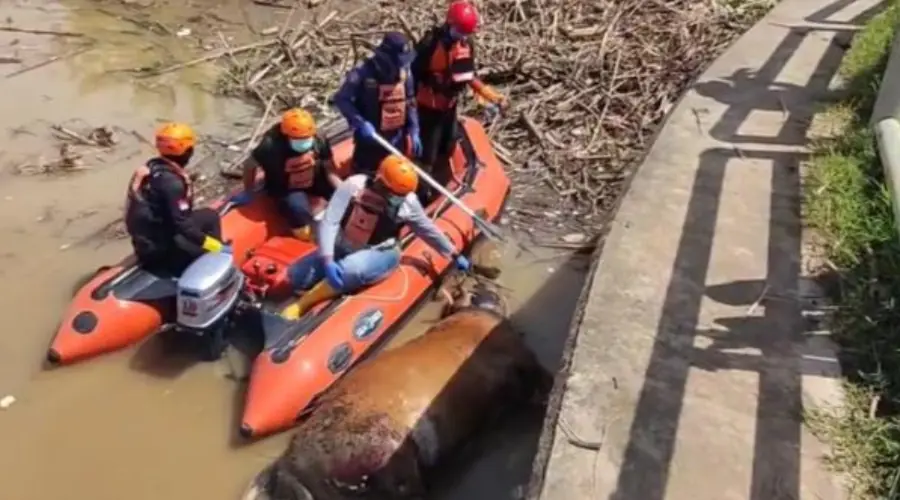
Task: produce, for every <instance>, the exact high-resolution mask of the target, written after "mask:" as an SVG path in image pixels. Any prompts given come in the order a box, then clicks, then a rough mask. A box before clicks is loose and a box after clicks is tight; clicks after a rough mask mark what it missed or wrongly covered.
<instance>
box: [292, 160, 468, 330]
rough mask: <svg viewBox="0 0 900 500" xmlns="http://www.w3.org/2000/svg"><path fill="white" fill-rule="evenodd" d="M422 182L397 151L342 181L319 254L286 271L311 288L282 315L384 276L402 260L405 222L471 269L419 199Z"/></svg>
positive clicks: (463, 267)
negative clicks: (372, 171) (373, 170)
mask: <svg viewBox="0 0 900 500" xmlns="http://www.w3.org/2000/svg"><path fill="white" fill-rule="evenodd" d="M418 183H419V177H418V175H417V174H416V171H415V170H414V169H413V167H412V166H411V165H409V164H408V163H407V162H406V161H405V160H404V159H402V158H400V157H397V156H393V155H391V156H388V157H387V158H385V159H384V160H383V161H382V162H381V164H380V166H379V167H378V172H377V174H376V175H375V177H374V178H371V177H369V176H366V175H364V174H357V175H353V176H351V177H348V178H347V179H346V180H344V182H343V183H341V185H340V186H339V187H338V188H337V190H336V191H335V193H334V197H332V199H331V201H330V202H329V203H328V208H327V209H326V211H325V219H324V220H323V221H322V223H321V225H320V230H319V238H318V240H319V252H318V255H316V254H312V255H309V256H307V257H305V258H303V259H301V260H300V261H298V262H297V263H295V264H293V265H292V266H291V269H290V270H289V272H288V275H289V277H290V281H291V285H292V286H293V287H294V289H295V290H307V289H310V287H312V289H311V290H309V291H308V292H307V293H306V294H305V295H304V296H303V297H301V298H300V300H299V301H297V302H296V303H295V304H292V305H291V306H288V307H287V308H286V309H285V310H284V311H283V312H282V315H283V316H284V317H285V318H286V319H291V320H293V319H297V318H299V317H300V316H302V315H303V314H305V313H306V311H307V310H309V308H310V307H312V306H313V305H315V304H317V303H319V302H321V301H323V300H327V299H330V298H332V297H335V296H337V295H339V294H345V293H352V292H354V291H356V290H358V289H360V288H362V287H364V286H368V285H371V284H373V283H376V282H378V281H381V280H382V279H384V278H386V277H387V276H388V275H389V274H390V273H391V271H393V270H394V269H396V268H397V266H398V265H399V264H400V248H399V247H398V245H397V244H396V239H397V237H398V236H399V234H400V230H401V228H402V227H403V225H404V224H409V225H410V227H411V228H412V230H413V232H414V233H415V234H416V236H418V237H419V238H422V239H423V240H424V241H425V242H426V243H428V244H429V245H430V246H431V247H432V248H434V249H435V250H436V251H438V252H440V253H441V254H442V255H444V256H445V257H448V258H452V259H454V260H455V263H456V267H457V268H458V269H461V270H468V269H469V267H470V266H469V261H468V260H467V259H466V258H465V257H464V256H462V255H458V254H456V252H455V250H454V248H453V244H452V243H451V242H450V241H449V240H448V239H447V237H446V236H444V234H443V233H441V231H440V230H439V229H438V228H437V226H435V225H434V222H432V221H431V219H429V218H428V215H427V214H426V213H425V210H424V209H423V208H422V205H421V204H420V203H419V200H418V198H417V197H416V195H415V191H416V187H417V186H418ZM323 278H324V279H323ZM313 285H315V286H313Z"/></svg>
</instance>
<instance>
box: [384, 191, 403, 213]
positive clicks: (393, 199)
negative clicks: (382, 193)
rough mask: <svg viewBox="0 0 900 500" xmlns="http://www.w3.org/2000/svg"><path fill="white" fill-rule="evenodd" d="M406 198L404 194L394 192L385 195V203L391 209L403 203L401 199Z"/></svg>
mask: <svg viewBox="0 0 900 500" xmlns="http://www.w3.org/2000/svg"><path fill="white" fill-rule="evenodd" d="M404 200H406V197H405V196H397V195H395V194H390V195H388V196H387V203H388V206H389V207H391V209H394V210H395V209H397V207H399V206H400V205H402V204H403V201H404Z"/></svg>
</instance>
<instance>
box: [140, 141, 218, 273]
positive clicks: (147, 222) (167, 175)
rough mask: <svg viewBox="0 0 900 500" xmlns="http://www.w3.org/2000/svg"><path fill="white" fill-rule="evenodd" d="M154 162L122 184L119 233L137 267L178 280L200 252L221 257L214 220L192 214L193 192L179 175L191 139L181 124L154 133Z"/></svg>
mask: <svg viewBox="0 0 900 500" xmlns="http://www.w3.org/2000/svg"><path fill="white" fill-rule="evenodd" d="M155 139H156V150H157V152H158V153H159V155H158V156H156V157H154V158H151V159H150V160H149V161H147V163H146V164H144V165H142V166H140V167H138V169H137V170H136V171H135V172H134V175H132V176H131V181H130V182H129V184H128V194H127V196H126V201H125V227H126V229H127V230H128V234H129V235H130V236H131V244H132V246H133V247H134V253H135V255H136V256H137V258H138V261H139V262H140V263H141V265H143V266H145V267H146V268H148V269H153V270H160V271H164V272H169V273H172V274H174V275H176V276H180V275H181V273H183V272H184V270H185V269H187V267H188V266H189V265H191V263H192V262H193V261H194V260H196V259H197V258H198V257H200V256H201V255H203V253H204V252H227V253H231V248H230V247H228V246H227V245H225V244H223V243H222V241H221V239H222V225H221V221H220V220H219V214H218V213H216V212H215V211H214V210H212V209H209V208H201V209H198V210H194V188H193V185H192V183H191V179H190V177H188V174H187V172H186V171H185V169H186V167H187V164H188V162H190V160H191V157H192V156H193V154H194V145H195V144H196V143H197V138H196V136H195V135H194V131H193V130H191V128H190V127H189V126H187V125H185V124H182V123H167V124H165V125H163V126H161V127H160V128H159V129H158V130H157V131H156V138H155Z"/></svg>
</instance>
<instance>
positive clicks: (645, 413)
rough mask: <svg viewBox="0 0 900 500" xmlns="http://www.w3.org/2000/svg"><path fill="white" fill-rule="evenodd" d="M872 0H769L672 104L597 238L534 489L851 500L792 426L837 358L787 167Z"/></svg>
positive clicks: (641, 496)
mask: <svg viewBox="0 0 900 500" xmlns="http://www.w3.org/2000/svg"><path fill="white" fill-rule="evenodd" d="M876 3H877V2H876V1H874V0H856V1H854V0H840V1H834V0H831V1H821V0H783V1H782V2H780V3H779V5H777V6H776V7H775V8H774V9H773V11H772V12H771V13H770V14H769V15H768V16H767V17H766V18H765V19H764V20H763V21H762V22H760V23H759V24H758V25H756V26H755V27H754V28H752V29H751V30H750V31H749V32H747V33H746V34H745V35H744V36H743V37H742V38H740V39H739V40H738V41H737V42H736V43H735V44H734V45H733V46H732V47H731V48H730V49H729V50H728V51H727V52H726V53H725V54H724V55H723V56H722V57H721V58H720V59H719V60H718V61H716V62H715V63H714V64H713V65H712V66H711V67H710V68H709V69H708V70H707V71H706V72H705V73H704V75H703V76H702V77H701V78H700V79H699V80H698V82H697V83H696V84H695V85H694V86H693V87H692V89H691V90H690V91H689V92H688V93H687V94H686V95H685V96H684V98H683V99H682V101H681V102H680V103H679V104H678V105H677V106H676V107H675V108H674V109H673V111H672V112H671V114H670V116H669V118H668V120H667V122H666V124H665V125H664V127H663V129H662V130H661V132H660V134H659V136H658V137H657V139H656V141H655V142H654V145H653V147H652V149H651V151H650V152H649V154H648V156H647V158H646V159H645V162H644V164H643V165H642V166H641V167H640V169H639V170H638V172H637V174H636V177H635V179H634V181H633V182H632V185H631V187H630V189H629V192H628V193H627V195H626V197H625V199H624V200H623V202H622V205H621V207H620V209H619V212H618V214H617V215H616V219H615V222H614V223H613V224H612V227H611V229H610V232H609V234H608V237H607V239H606V243H605V248H604V249H603V253H602V255H601V258H600V261H599V263H598V264H597V267H596V273H595V275H594V277H593V278H592V279H593V283H592V284H591V285H590V286H591V289H590V292H589V294H588V296H587V300H586V303H585V305H584V315H583V318H582V320H581V322H580V324H577V325H576V326H575V327H574V331H573V335H574V337H573V338H574V340H573V341H572V343H571V344H572V348H571V349H570V350H569V352H568V355H570V364H569V368H568V371H567V372H564V373H562V374H561V375H560V377H558V379H559V380H558V383H557V388H556V390H555V396H556V397H557V401H558V402H559V401H561V404H560V405H558V407H556V408H554V407H552V404H551V410H550V412H549V413H548V417H547V421H546V424H545V432H544V435H543V436H542V443H541V452H540V453H539V455H538V457H537V458H536V461H535V476H534V477H533V478H532V482H531V485H530V487H529V493H528V496H529V498H532V499H541V500H579V499H592V500H594V499H596V500H600V499H613V500H663V499H666V500H682V499H684V500H707V499H708V500H727V499H735V500H738V499H751V500H781V499H785V500H788V499H820V500H833V499H843V498H845V495H844V492H843V488H842V487H841V485H840V482H839V480H838V479H837V478H835V477H833V476H832V475H831V474H829V473H828V472H827V471H826V470H825V468H824V466H823V464H822V463H821V456H822V453H823V451H824V448H823V447H822V445H821V444H820V443H818V442H817V441H816V440H815V439H814V438H813V437H812V436H810V435H809V433H808V432H807V431H806V430H805V429H804V428H803V426H802V423H801V415H802V411H803V408H804V405H805V404H808V403H809V401H810V400H811V399H815V400H825V401H830V402H834V401H836V399H835V398H837V397H839V390H838V389H837V385H838V382H837V380H836V379H837V377H838V376H839V373H840V371H839V367H838V365H837V362H836V361H835V356H834V353H833V350H832V348H831V344H830V342H829V341H828V338H827V335H822V334H821V332H819V331H817V330H815V327H814V325H811V324H810V323H809V322H808V321H805V320H804V319H803V312H804V310H807V309H809V308H810V307H811V303H812V302H814V301H815V300H817V299H818V298H819V297H818V296H819V295H820V292H818V291H816V290H815V289H814V288H815V287H811V286H808V285H809V280H804V279H803V271H804V269H803V261H804V256H803V245H802V239H803V232H802V230H801V221H800V200H801V197H800V196H801V195H800V165H801V162H802V161H803V160H804V158H805V156H806V148H805V145H806V143H807V137H806V136H807V129H808V127H809V123H810V120H811V117H812V115H813V112H814V110H815V106H816V104H817V103H818V102H820V101H821V100H822V99H824V98H826V97H827V94H828V92H829V85H830V82H831V81H832V77H833V74H834V72H835V70H836V69H837V66H838V64H839V63H840V59H841V56H842V55H843V47H845V46H846V41H847V40H849V38H850V37H851V36H852V33H853V31H855V29H856V27H855V25H856V24H857V23H861V22H862V21H861V18H863V17H865V16H866V15H870V14H871V9H872V8H873V7H875V4H876ZM559 381H564V382H565V384H561V383H559ZM836 395H838V396H836ZM578 441H583V442H588V445H585V443H583V442H582V443H581V444H580V445H578V444H574V443H576V442H578ZM590 444H593V445H598V446H591V445H590ZM597 448H599V449H597Z"/></svg>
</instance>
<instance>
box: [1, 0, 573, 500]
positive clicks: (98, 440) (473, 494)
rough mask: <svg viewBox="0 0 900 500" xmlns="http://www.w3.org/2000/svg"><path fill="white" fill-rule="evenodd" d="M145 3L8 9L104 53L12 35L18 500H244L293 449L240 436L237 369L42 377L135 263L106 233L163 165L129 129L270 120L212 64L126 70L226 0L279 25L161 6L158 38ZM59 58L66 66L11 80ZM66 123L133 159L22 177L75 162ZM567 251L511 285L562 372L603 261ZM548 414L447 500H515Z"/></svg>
mask: <svg viewBox="0 0 900 500" xmlns="http://www.w3.org/2000/svg"><path fill="white" fill-rule="evenodd" d="M135 3H138V4H141V3H143V4H144V5H150V4H152V3H154V2H152V1H151V0H131V1H130V2H128V1H126V2H124V6H123V3H119V2H108V3H107V2H90V1H89V0H72V1H63V0H59V1H38V0H32V1H23V0H4V1H2V2H0V26H7V27H17V28H28V29H44V30H64V31H70V32H76V33H82V34H90V37H91V38H93V39H94V40H95V42H94V45H93V47H92V48H91V49H90V50H88V51H86V52H82V53H80V54H77V55H74V56H70V55H71V54H72V53H73V51H79V50H82V49H81V48H80V47H81V46H82V44H84V43H85V42H86V40H85V37H60V36H51V35H36V34H24V33H16V32H2V31H0V57H9V58H20V59H21V60H22V62H21V63H18V64H16V63H8V64H0V144H2V148H0V165H2V170H0V213H2V215H0V238H2V239H0V242H2V243H0V283H2V284H3V289H2V291H0V316H2V317H3V318H4V321H3V325H4V328H3V329H2V331H0V397H2V396H4V395H13V396H14V397H15V398H16V401H15V403H14V404H13V405H12V406H10V407H9V408H8V409H6V410H0V498H3V499H10V500H51V499H52V500H57V499H64V498H66V499H93V500H107V499H108V500H120V499H122V498H129V499H132V500H157V499H161V498H165V499H167V500H197V499H223V500H224V499H229V498H236V497H237V495H238V493H239V492H240V490H241V489H242V488H243V486H244V485H245V484H246V483H247V481H248V480H249V479H250V478H251V477H252V476H253V475H254V474H255V473H256V472H257V471H258V470H259V469H260V468H262V467H263V466H264V465H265V464H266V463H267V462H268V461H269V460H270V459H271V458H272V457H273V456H275V455H276V454H277V453H279V452H280V451H281V450H282V449H283V446H284V443H285V441H286V439H287V438H288V436H289V433H283V434H281V435H277V436H273V437H271V438H268V439H265V440H262V441H259V442H255V443H252V444H246V443H243V442H241V441H240V440H239V439H238V438H236V433H235V430H236V427H237V418H238V416H239V414H240V410H241V404H242V398H243V387H242V385H241V384H240V383H239V382H236V381H234V380H232V379H230V378H228V377H226V374H227V373H228V367H227V366H225V363H221V362H220V363H199V362H192V361H191V360H189V359H184V357H183V356H178V355H173V354H172V353H170V352H168V351H167V350H166V349H165V348H164V347H163V346H161V344H160V343H158V342H154V340H153V339H151V340H150V341H148V342H147V343H145V344H144V345H142V346H138V347H135V348H133V349H130V350H126V351H124V352H120V353H116V354H112V355H108V356H105V357H101V358H98V359H95V360H91V361H88V362H85V363H82V364H79V365H75V366H70V367H64V368H61V369H55V370H45V369H43V368H42V362H43V358H44V354H45V350H46V348H47V345H48V343H49V341H50V339H51V337H52V335H53V333H54V331H55V328H56V324H57V321H58V317H59V315H60V313H61V311H62V309H63V307H64V306H65V304H66V302H67V300H68V299H69V297H70V294H71V293H72V288H73V286H74V284H75V283H76V282H77V281H78V280H79V278H81V277H82V276H83V275H84V274H85V273H86V272H88V271H90V270H93V269H96V268H97V267H98V266H100V265H103V264H105V263H109V262H113V261H115V260H118V259H119V258H121V257H122V256H123V255H125V254H126V253H127V252H128V250H129V249H128V244H127V243H126V242H125V241H124V240H122V239H109V238H103V237H102V236H103V233H104V228H106V227H107V226H108V225H109V224H110V222H112V221H115V220H116V219H117V218H118V217H120V215H121V204H122V200H123V194H124V186H125V183H126V181H127V179H128V177H129V175H130V174H131V171H132V169H133V168H134V166H135V165H136V164H137V162H139V161H142V160H143V158H144V156H146V155H147V154H148V153H149V148H148V147H147V146H146V145H142V144H141V143H140V142H138V141H137V140H136V139H135V137H134V136H133V135H131V134H130V131H137V132H138V133H139V134H143V135H144V136H145V137H148V136H149V134H150V133H152V129H153V127H154V125H155V124H156V123H158V122H159V121H160V120H163V119H178V120H184V121H187V122H189V123H191V124H193V125H195V126H196V128H197V130H199V131H200V132H201V133H205V134H213V133H216V134H223V135H226V136H227V135H228V134H229V130H228V129H229V128H230V127H233V126H234V124H235V123H241V124H245V125H246V124H247V123H255V120H256V119H257V117H258V110H256V109H252V108H249V107H247V106H245V105H243V104H241V103H238V102H233V101H228V100H224V99H221V98H217V97H214V96H212V95H211V94H210V93H208V92H207V90H206V89H209V88H210V87H211V85H212V82H213V78H214V74H213V71H214V68H210V67H204V66H197V67H195V68H191V69H188V70H184V71H181V72H176V73H172V74H170V75H166V76H165V78H161V79H157V80H154V79H136V78H135V77H134V76H133V75H131V74H130V73H127V72H123V71H121V70H123V69H128V68H133V67H135V66H140V65H145V64H153V63H154V62H157V61H158V60H160V58H161V57H163V56H166V57H168V56H171V54H179V51H183V50H185V48H184V47H185V42H184V40H181V39H179V38H178V37H177V36H176V35H173V34H172V32H177V31H179V30H182V29H183V28H184V27H186V26H187V27H189V26H190V22H189V19H190V16H192V15H197V14H198V12H199V13H202V14H203V15H204V16H205V18H206V19H207V20H208V19H209V16H210V15H211V14H210V10H209V9H210V5H211V4H212V5H213V7H216V10H215V15H216V16H219V17H221V18H222V23H223V26H224V27H223V31H225V30H226V29H227V28H228V27H229V26H231V25H229V24H228V22H229V20H232V21H233V23H234V24H237V22H241V23H243V22H245V21H247V20H248V16H249V19H250V21H251V22H253V21H254V19H253V18H254V16H258V17H257V19H256V20H255V22H256V23H257V24H258V25H259V23H265V22H266V17H265V16H266V15H268V14H267V13H265V12H263V13H259V12H256V13H254V11H253V9H248V8H242V6H239V5H238V4H241V3H242V2H238V1H235V2H227V1H226V2H210V1H206V2H196V1H195V2H189V1H182V2H178V3H166V2H156V3H157V4H159V5H160V6H168V7H172V6H173V5H179V6H180V7H181V8H180V9H167V8H161V7H160V8H157V7H156V6H152V7H148V8H153V9H154V11H153V12H154V16H156V15H157V12H158V17H154V19H158V20H159V21H160V22H161V23H162V25H163V26H166V27H168V28H169V31H170V32H168V33H167V32H165V31H166V30H165V29H163V30H161V31H162V32H161V33H153V31H160V30H154V29H152V25H151V28H150V29H148V28H147V25H144V24H142V23H141V22H135V21H136V19H134V18H133V17H132V18H131V19H128V18H120V17H118V16H117V14H122V13H125V14H127V13H129V12H132V11H133V10H134V9H135V8H136V7H135V5H133V4H135ZM243 3H245V4H250V3H251V2H249V1H247V2H243ZM98 4H99V5H102V7H103V8H104V9H105V11H101V10H98V7H97V6H98ZM194 4H196V5H194ZM243 7H246V6H243ZM137 8H141V5H138V6H137ZM191 9H193V10H191ZM257 9H259V8H258V7H257ZM234 20H237V21H234ZM137 21H140V20H139V19H138V20H137ZM189 37H190V35H188V36H187V37H186V38H189ZM60 55H62V56H65V57H62V58H60V59H59V60H56V61H54V62H52V63H50V64H47V65H44V66H42V67H39V68H35V69H32V70H30V71H25V72H22V73H20V74H16V75H13V76H6V75H10V74H12V73H13V72H16V71H17V70H21V69H23V68H28V67H30V66H32V65H36V64H38V63H40V62H42V61H47V60H49V58H52V57H54V56H60ZM180 59H181V60H184V59H186V58H184V57H181V58H180ZM0 60H3V59H0ZM54 124H62V125H64V126H67V127H71V128H73V129H75V128H78V127H81V130H85V129H88V128H90V127H95V126H100V125H108V126H111V127H114V128H116V130H117V131H118V132H119V133H120V134H119V135H120V137H121V138H122V139H121V143H122V144H121V145H122V147H118V148H116V149H115V150H114V151H113V152H110V153H104V154H103V155H104V156H103V158H95V157H94V156H93V154H87V155H85V158H84V159H83V160H82V161H83V165H84V167H85V169H84V170H83V171H78V172H73V173H68V174H65V175H44V174H38V175H20V174H17V168H19V167H21V166H22V165H25V164H27V163H36V162H39V161H41V160H42V159H49V158H54V157H55V155H57V154H58V153H57V149H58V148H57V146H56V144H57V142H56V141H55V140H53V139H52V138H51V136H50V135H49V130H50V126H51V125H54ZM233 135H237V134H233ZM126 139H134V141H133V142H134V143H133V144H131V143H129V142H128V141H127V140H126ZM97 235H100V237H97ZM553 252H554V251H544V252H538V253H539V254H540V256H539V257H535V256H532V255H527V254H526V255H524V256H516V255H515V253H514V252H513V251H509V252H507V255H508V259H507V262H506V267H505V271H504V276H503V277H502V278H501V281H502V282H503V283H504V284H505V285H506V286H507V287H508V288H510V289H511V290H512V292H511V293H512V298H511V303H512V305H513V306H514V308H513V309H514V310H515V311H516V314H515V317H514V319H515V321H516V322H517V324H518V325H520V326H521V328H522V330H523V331H524V333H525V334H526V336H527V338H528V341H529V343H530V344H531V345H532V346H533V347H534V348H535V350H536V351H537V352H538V354H539V356H540V357H541V360H542V361H543V362H544V363H545V364H546V365H547V366H548V367H553V368H555V364H556V362H557V358H558V357H559V354H560V350H561V348H562V347H561V345H562V341H563V337H564V336H565V333H566V330H567V327H568V322H569V318H570V316H571V313H572V310H573V308H574V302H575V299H576V297H577V296H578V294H579V291H580V288H581V284H582V275H583V273H584V271H585V269H586V266H587V264H586V262H584V261H583V260H578V259H568V258H566V257H564V256H561V255H559V254H558V251H556V252H557V253H553ZM436 314H437V312H436V308H435V307H425V308H424V309H423V310H422V312H421V313H420V314H418V315H417V317H416V318H415V319H414V320H413V321H412V322H411V323H410V324H409V325H408V326H407V327H406V328H405V329H404V331H403V332H401V333H400V334H399V335H398V336H397V338H396V339H395V340H393V341H392V342H393V345H396V344H397V343H399V342H402V341H403V340H405V339H408V338H410V337H412V336H415V335H417V334H419V333H421V332H422V331H424V329H426V328H427V327H428V323H429V321H430V320H433V319H434V318H435V317H436ZM389 347H390V346H389ZM541 418H542V415H540V414H539V413H537V412H532V413H529V414H519V415H517V416H515V417H514V418H513V420H512V422H511V423H509V424H507V425H505V426H503V427H504V429H503V431H502V432H501V431H494V432H492V433H490V435H489V436H487V437H485V439H483V440H482V441H481V442H480V443H479V444H477V445H476V446H475V449H473V450H468V451H467V454H468V457H469V458H472V459H471V460H469V459H467V460H460V464H461V465H459V466H458V467H450V468H449V469H448V471H447V473H446V474H445V475H444V477H442V478H441V479H440V488H439V492H437V493H436V494H435V498H443V499H456V498H460V499H461V498H491V499H502V498H515V496H516V494H517V491H518V490H517V486H519V485H521V484H523V483H524V482H525V481H526V480H527V476H528V473H529V471H530V465H531V459H532V454H533V449H534V446H535V443H536V439H537V431H538V427H539V426H540V422H541Z"/></svg>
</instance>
